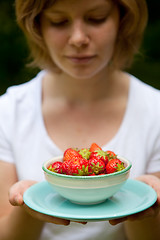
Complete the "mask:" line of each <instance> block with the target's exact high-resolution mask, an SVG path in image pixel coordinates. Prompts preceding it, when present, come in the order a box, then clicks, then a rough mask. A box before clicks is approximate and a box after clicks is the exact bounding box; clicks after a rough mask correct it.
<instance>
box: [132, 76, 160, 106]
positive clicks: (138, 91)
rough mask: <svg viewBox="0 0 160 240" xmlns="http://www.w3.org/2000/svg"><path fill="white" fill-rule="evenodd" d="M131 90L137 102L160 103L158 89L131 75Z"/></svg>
mask: <svg viewBox="0 0 160 240" xmlns="http://www.w3.org/2000/svg"><path fill="white" fill-rule="evenodd" d="M130 78H131V92H132V95H133V97H134V98H135V100H137V101H138V102H139V104H145V105H148V106H150V105H151V106H153V105H154V104H155V103H156V102H157V104H160V90H159V89H156V88H155V87H153V86H151V85H149V84H147V83H145V82H143V81H141V80H140V79H138V78H136V77H134V76H132V75H131V77H130Z"/></svg>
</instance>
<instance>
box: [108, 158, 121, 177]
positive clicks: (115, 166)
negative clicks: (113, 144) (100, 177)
mask: <svg viewBox="0 0 160 240" xmlns="http://www.w3.org/2000/svg"><path fill="white" fill-rule="evenodd" d="M124 168H125V167H124V164H123V162H122V161H120V160H119V159H118V158H114V159H111V160H110V161H109V162H108V163H107V165H106V173H107V174H109V173H114V172H119V171H121V170H123V169H124Z"/></svg>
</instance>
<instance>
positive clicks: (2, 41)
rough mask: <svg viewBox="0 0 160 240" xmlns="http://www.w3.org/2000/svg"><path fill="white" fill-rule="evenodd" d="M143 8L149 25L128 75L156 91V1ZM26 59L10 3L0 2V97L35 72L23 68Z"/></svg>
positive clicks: (159, 59) (159, 17)
mask: <svg viewBox="0 0 160 240" xmlns="http://www.w3.org/2000/svg"><path fill="white" fill-rule="evenodd" d="M24 1H25V0H24ZM139 1H141V0H139ZM147 4H148V8H149V22H148V27H147V29H146V32H145V36H144V41H143V44H142V47H141V52H142V54H141V55H140V56H138V57H136V58H135V61H134V64H133V66H132V68H131V69H130V70H129V72H130V73H132V74H134V75H135V76H136V77H138V78H140V79H141V80H142V81H144V82H146V83H148V84H150V85H152V86H154V87H156V88H158V89H160V14H159V10H160V1H158V0H147ZM28 55H29V51H28V47H27V44H26V40H25V38H24V36H23V33H22V32H21V30H20V29H19V27H18V26H17V24H16V20H15V12H14V0H0V94H3V93H4V92H5V91H6V88H7V87H9V86H11V85H15V84H20V83H23V82H26V81H28V80H30V79H31V78H32V77H33V76H35V74H36V73H37V72H38V69H30V68H27V67H26V63H27V62H28Z"/></svg>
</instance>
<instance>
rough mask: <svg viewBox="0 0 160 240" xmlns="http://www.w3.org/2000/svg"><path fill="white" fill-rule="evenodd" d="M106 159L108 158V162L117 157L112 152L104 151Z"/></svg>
mask: <svg viewBox="0 0 160 240" xmlns="http://www.w3.org/2000/svg"><path fill="white" fill-rule="evenodd" d="M105 154H106V158H108V161H109V160H111V159H114V158H117V155H116V154H115V153H114V152H113V151H109V150H108V151H106V152H105Z"/></svg>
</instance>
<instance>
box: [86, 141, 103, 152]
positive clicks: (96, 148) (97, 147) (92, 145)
mask: <svg viewBox="0 0 160 240" xmlns="http://www.w3.org/2000/svg"><path fill="white" fill-rule="evenodd" d="M98 149H99V150H102V148H101V147H100V146H98V144H97V143H92V144H91V146H90V149H89V150H90V152H95V150H98Z"/></svg>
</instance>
